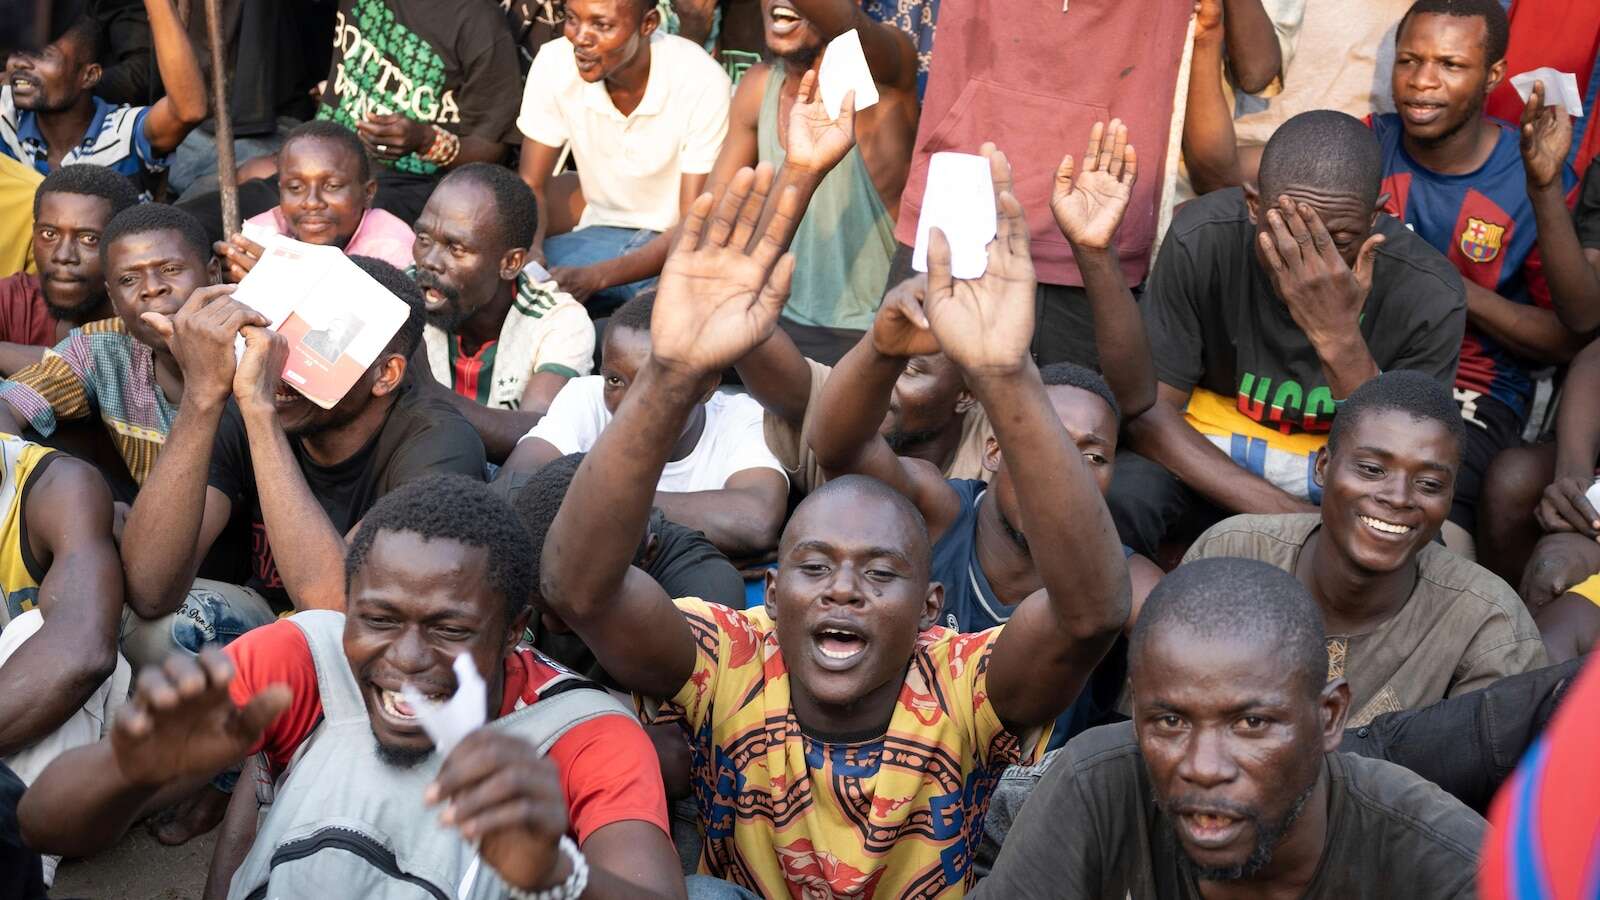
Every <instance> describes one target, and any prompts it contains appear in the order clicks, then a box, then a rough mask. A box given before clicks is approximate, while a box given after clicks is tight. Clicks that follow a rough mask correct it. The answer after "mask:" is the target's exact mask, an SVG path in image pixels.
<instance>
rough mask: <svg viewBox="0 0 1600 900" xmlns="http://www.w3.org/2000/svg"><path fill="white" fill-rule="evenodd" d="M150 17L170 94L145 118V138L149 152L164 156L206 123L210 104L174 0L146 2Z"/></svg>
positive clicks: (150, 0) (154, 105)
mask: <svg viewBox="0 0 1600 900" xmlns="http://www.w3.org/2000/svg"><path fill="white" fill-rule="evenodd" d="M144 8H145V12H147V13H149V15H150V37H151V40H152V41H153V42H154V44H155V49H156V68H157V69H158V70H160V72H161V83H162V85H163V86H165V87H166V90H167V95H166V96H165V97H162V98H161V99H160V100H157V101H156V102H155V103H154V104H153V105H152V106H151V107H150V112H149V114H147V115H146V116H145V118H144V136H145V138H146V139H148V140H149V141H150V149H152V150H154V151H155V152H156V153H158V154H160V155H162V156H165V155H166V154H168V153H171V152H172V151H174V150H176V149H178V145H179V144H181V143H183V139H184V138H185V137H187V136H188V134H189V132H190V131H193V130H194V128H195V126H196V125H199V124H200V123H201V122H203V121H205V118H206V114H207V111H208V109H209V104H208V103H207V100H206V84H205V78H204V76H202V75H201V74H200V61H199V60H197V59H195V58H194V47H193V46H191V45H190V43H189V35H188V34H187V33H185V32H184V28H183V23H182V22H180V21H178V11H177V10H176V9H173V7H172V0H144Z"/></svg>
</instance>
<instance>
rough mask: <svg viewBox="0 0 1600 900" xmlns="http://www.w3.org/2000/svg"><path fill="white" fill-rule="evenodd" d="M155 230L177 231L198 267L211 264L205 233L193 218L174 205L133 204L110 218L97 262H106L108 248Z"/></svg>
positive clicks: (208, 244)
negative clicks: (196, 261) (128, 238)
mask: <svg viewBox="0 0 1600 900" xmlns="http://www.w3.org/2000/svg"><path fill="white" fill-rule="evenodd" d="M154 231H172V232H176V233H177V235H178V237H180V238H182V239H183V245H184V247H185V248H186V249H188V250H189V251H190V252H191V253H193V254H194V256H195V259H197V260H199V262H200V265H202V266H204V265H206V264H207V263H209V262H211V241H209V240H208V239H207V238H206V230H205V228H204V227H202V226H201V225H200V223H199V221H197V220H196V219H195V217H194V216H191V215H189V214H188V213H186V212H184V211H183V210H181V209H179V208H177V207H176V206H168V205H167V204H165V203H136V204H134V205H133V206H130V207H128V208H127V209H125V210H123V211H122V212H120V213H117V214H116V215H115V216H114V217H112V219H111V221H110V222H108V223H106V230H105V231H104V232H101V234H100V262H101V263H102V264H103V263H104V262H105V261H106V255H107V254H108V253H109V252H110V250H111V245H112V244H113V243H115V242H117V241H119V240H122V239H123V238H125V237H129V236H132V235H136V234H149V233H151V232H154Z"/></svg>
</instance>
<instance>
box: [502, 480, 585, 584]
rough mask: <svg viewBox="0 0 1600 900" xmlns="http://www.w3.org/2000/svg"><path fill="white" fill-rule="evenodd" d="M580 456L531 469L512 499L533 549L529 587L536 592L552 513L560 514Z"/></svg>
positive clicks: (551, 522) (541, 574)
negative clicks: (530, 584)
mask: <svg viewBox="0 0 1600 900" xmlns="http://www.w3.org/2000/svg"><path fill="white" fill-rule="evenodd" d="M583 456H584V454H582V453H568V454H567V455H566V456H562V457H559V458H557V459H553V460H551V461H549V462H547V463H545V464H544V465H542V466H540V467H539V468H537V469H535V470H534V471H533V473H532V474H531V475H529V476H528V479H527V481H526V482H524V484H523V486H522V488H521V489H520V490H518V491H517V494H516V497H515V499H513V500H512V506H514V507H515V508H516V510H517V516H518V517H520V518H521V519H522V527H523V528H525V529H527V532H528V540H529V546H530V547H532V548H533V586H534V588H535V590H536V591H537V589H538V588H539V585H540V581H539V579H540V578H542V577H543V576H544V573H543V571H542V557H543V554H544V542H545V539H546V538H547V537H549V536H550V526H551V524H553V523H554V522H555V520H556V513H558V512H560V511H561V503H562V501H563V500H566V499H567V489H568V488H570V487H572V479H573V477H574V476H576V475H577V474H578V466H579V465H581V464H582V463H583Z"/></svg>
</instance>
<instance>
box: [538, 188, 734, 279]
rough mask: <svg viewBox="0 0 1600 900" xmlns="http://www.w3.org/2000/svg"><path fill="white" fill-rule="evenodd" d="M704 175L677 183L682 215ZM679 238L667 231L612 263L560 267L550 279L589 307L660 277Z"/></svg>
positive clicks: (697, 190) (613, 260) (696, 194)
mask: <svg viewBox="0 0 1600 900" xmlns="http://www.w3.org/2000/svg"><path fill="white" fill-rule="evenodd" d="M707 177H708V176H707V175H705V174H700V175H687V174H686V175H682V176H680V178H679V182H678V197H679V215H680V216H681V215H682V211H683V209H684V208H685V207H687V206H688V204H689V202H690V201H691V200H693V199H694V198H695V197H697V196H699V194H700V191H701V189H703V188H704V187H705V184H706V178H707ZM676 235H677V229H676V228H668V229H667V230H666V231H663V232H661V233H660V234H658V235H656V236H655V237H653V238H651V239H650V241H649V243H647V244H645V245H644V246H643V247H640V248H639V249H637V250H632V251H629V252H628V253H624V254H623V255H621V256H618V257H615V258H613V259H607V260H601V261H600V262H597V263H591V264H590V265H587V266H557V267H555V268H553V269H551V270H550V275H551V277H553V278H554V279H555V280H556V282H557V283H559V284H560V285H561V289H562V290H564V291H566V292H567V293H569V294H571V295H572V296H573V298H574V299H576V300H578V302H580V303H588V302H589V298H590V297H592V296H593V295H594V294H595V292H597V291H602V290H605V289H606V288H609V287H616V286H617V285H623V284H632V283H633V282H635V281H642V280H644V279H646V278H654V277H656V276H657V275H660V274H661V267H662V265H664V264H665V263H666V261H667V251H668V250H669V249H671V247H672V242H673V240H674V239H675V237H676Z"/></svg>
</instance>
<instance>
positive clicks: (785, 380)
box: [0, 328, 811, 431]
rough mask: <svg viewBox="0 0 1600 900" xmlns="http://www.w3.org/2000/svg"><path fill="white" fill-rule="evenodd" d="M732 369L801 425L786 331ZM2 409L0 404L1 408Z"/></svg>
mask: <svg viewBox="0 0 1600 900" xmlns="http://www.w3.org/2000/svg"><path fill="white" fill-rule="evenodd" d="M733 369H734V371H735V372H738V373H739V380H740V381H742V382H744V387H745V390H747V391H749V392H750V396H752V397H754V398H755V399H756V402H757V403H760V404H761V406H762V408H763V409H765V410H766V411H767V412H769V413H771V414H772V415H775V416H777V417H778V418H780V419H782V420H783V421H784V422H787V423H788V424H789V425H790V427H792V428H794V429H795V430H797V431H798V430H799V429H800V426H801V424H802V423H803V422H804V421H805V417H806V407H807V406H808V405H810V403H811V367H810V366H809V365H807V364H806V358H805V357H804V356H802V355H801V353H800V348H799V347H797V346H795V343H794V339H793V338H791V337H789V333H788V332H786V331H784V330H783V329H782V328H774V329H772V336H771V337H769V338H767V339H766V340H765V341H762V342H761V345H760V346H759V347H757V348H756V349H754V350H751V351H750V352H749V353H747V354H745V357H744V358H743V359H741V360H739V361H738V362H736V363H734V364H733ZM4 411H5V407H4V405H3V404H0V412H4ZM3 421H4V420H0V422H3Z"/></svg>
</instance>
